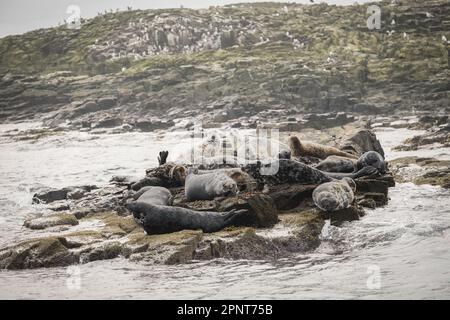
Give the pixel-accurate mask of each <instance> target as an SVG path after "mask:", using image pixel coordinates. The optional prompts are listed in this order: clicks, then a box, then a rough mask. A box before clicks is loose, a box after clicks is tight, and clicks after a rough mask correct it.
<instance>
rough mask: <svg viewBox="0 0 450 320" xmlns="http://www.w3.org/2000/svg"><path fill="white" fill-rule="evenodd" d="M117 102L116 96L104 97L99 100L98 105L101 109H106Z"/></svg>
mask: <svg viewBox="0 0 450 320" xmlns="http://www.w3.org/2000/svg"><path fill="white" fill-rule="evenodd" d="M116 102H117V98H116V97H104V98H100V99H98V100H97V105H98V107H99V110H105V109H109V108H111V107H113V106H115V104H116Z"/></svg>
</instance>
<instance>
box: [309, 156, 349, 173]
mask: <svg viewBox="0 0 450 320" xmlns="http://www.w3.org/2000/svg"><path fill="white" fill-rule="evenodd" d="M315 168H316V169H318V170H321V171H325V172H344V173H350V172H354V171H355V169H356V161H355V160H354V159H350V158H346V157H341V156H329V157H327V158H326V159H325V160H322V161H321V162H319V163H318V164H317V165H316V166H315Z"/></svg>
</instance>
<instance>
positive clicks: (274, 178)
mask: <svg viewBox="0 0 450 320" xmlns="http://www.w3.org/2000/svg"><path fill="white" fill-rule="evenodd" d="M262 168H263V169H264V168H272V169H273V170H274V171H273V174H268V175H263V174H262V173H261V169H262ZM242 170H243V171H245V172H247V173H249V174H250V175H251V176H253V178H255V179H256V180H257V181H259V182H262V183H265V184H270V185H277V184H283V183H304V184H320V183H325V182H329V181H331V180H332V178H330V177H329V176H327V175H326V174H325V173H324V172H322V171H320V170H317V169H314V168H313V167H311V166H309V165H307V164H304V163H301V162H298V161H295V160H287V159H279V160H276V161H274V162H271V163H270V164H266V165H262V164H261V163H260V162H257V163H256V164H248V165H246V166H244V167H243V169H242Z"/></svg>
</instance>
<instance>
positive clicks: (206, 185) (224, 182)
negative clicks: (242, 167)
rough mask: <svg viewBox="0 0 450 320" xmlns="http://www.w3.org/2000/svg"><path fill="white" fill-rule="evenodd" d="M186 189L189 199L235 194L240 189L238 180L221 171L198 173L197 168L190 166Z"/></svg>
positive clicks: (209, 198)
mask: <svg viewBox="0 0 450 320" xmlns="http://www.w3.org/2000/svg"><path fill="white" fill-rule="evenodd" d="M184 191H185V194H186V198H187V200H188V201H195V200H212V199H214V198H216V197H225V196H231V195H235V194H237V192H238V191H239V189H238V186H237V184H236V181H234V180H233V179H232V178H230V177H229V176H228V175H227V174H225V173H223V172H221V171H217V172H215V171H212V172H211V173H205V174H198V170H197V169H194V168H190V169H189V170H188V175H187V176H186V183H185V186H184Z"/></svg>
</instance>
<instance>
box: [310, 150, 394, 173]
mask: <svg viewBox="0 0 450 320" xmlns="http://www.w3.org/2000/svg"><path fill="white" fill-rule="evenodd" d="M369 166H370V167H374V168H376V169H377V170H378V172H379V173H381V174H385V173H386V171H387V168H386V163H385V161H384V158H383V156H382V155H381V154H379V153H378V152H376V151H368V152H366V153H364V154H363V155H362V156H361V157H359V159H358V160H355V159H350V158H346V157H340V156H329V157H328V158H326V159H325V160H323V161H321V162H320V163H318V164H317V165H315V166H314V168H316V169H318V170H321V171H325V172H344V173H350V172H355V171H357V170H361V169H362V168H364V167H369Z"/></svg>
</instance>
